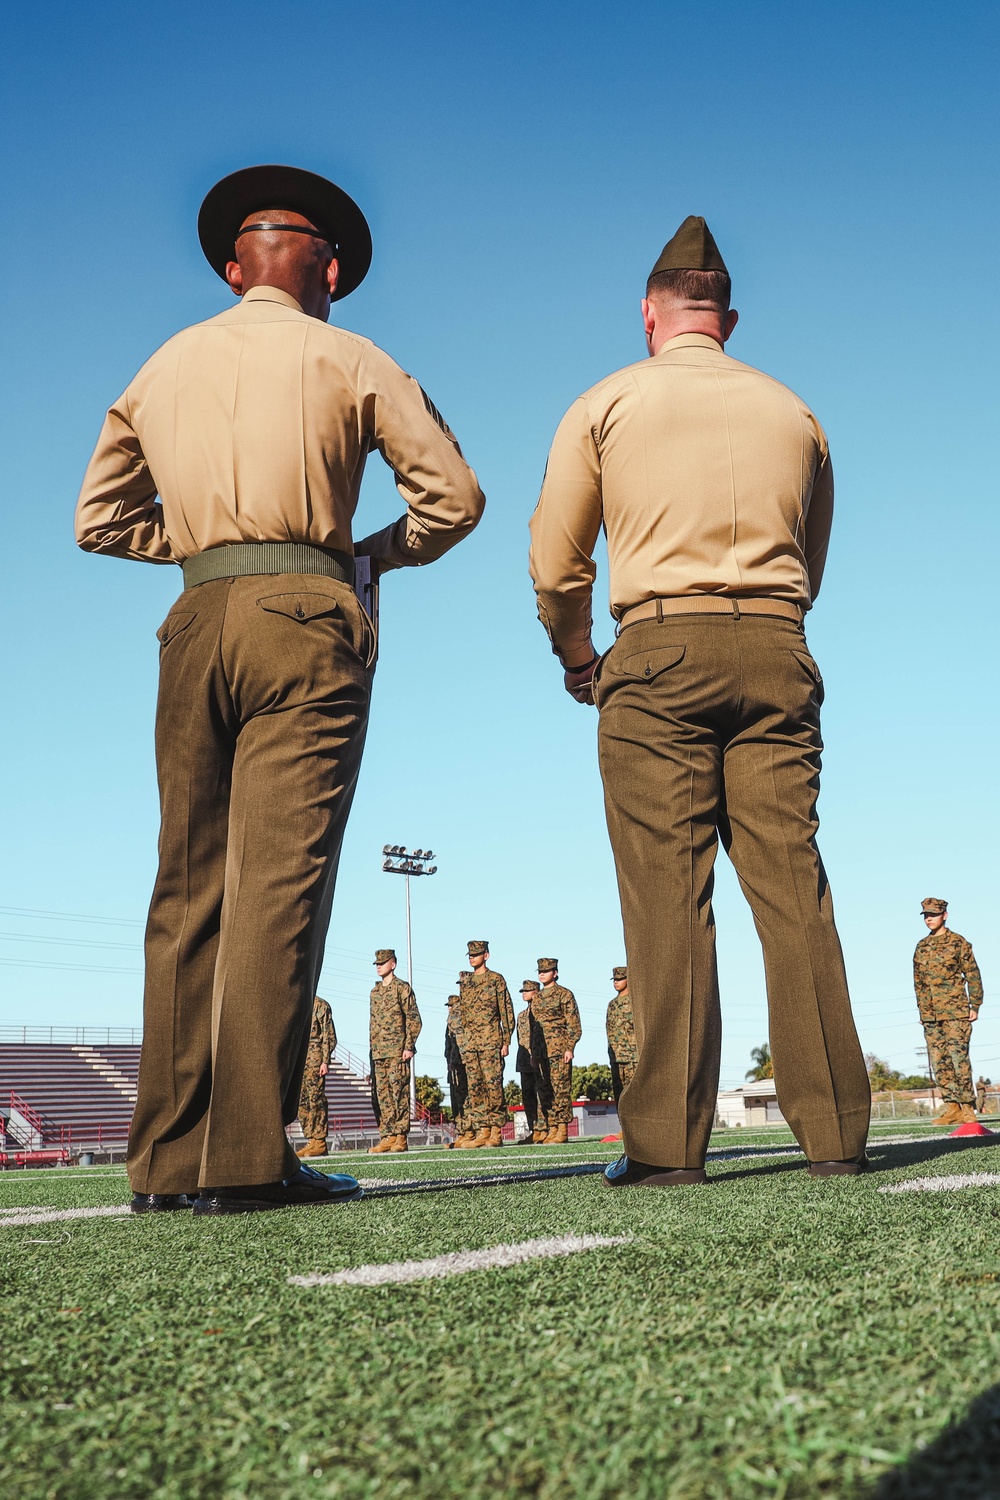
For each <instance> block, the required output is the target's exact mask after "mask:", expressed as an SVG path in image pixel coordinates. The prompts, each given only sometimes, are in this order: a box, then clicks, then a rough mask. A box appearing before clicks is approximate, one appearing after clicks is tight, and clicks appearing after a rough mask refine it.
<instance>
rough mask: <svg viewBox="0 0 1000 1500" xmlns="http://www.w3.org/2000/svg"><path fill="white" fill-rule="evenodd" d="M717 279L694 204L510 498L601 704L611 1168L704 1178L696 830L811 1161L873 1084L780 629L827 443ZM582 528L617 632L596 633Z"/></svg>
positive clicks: (805, 724) (849, 1138)
mask: <svg viewBox="0 0 1000 1500" xmlns="http://www.w3.org/2000/svg"><path fill="white" fill-rule="evenodd" d="M730 290H731V285H730V278H729V273H728V271H727V269H726V266H725V262H724V261H723V259H722V256H721V254H720V253H719V249H718V246H717V245H716V243H715V240H714V239H713V237H712V235H711V233H710V231H709V229H708V226H707V225H706V223H705V221H704V219H702V218H697V217H695V216H693V215H692V216H691V217H689V218H688V219H686V220H685V221H684V223H683V224H682V225H681V226H680V228H679V229H678V231H677V233H676V234H675V235H674V236H673V238H672V239H671V240H670V241H669V242H668V244H667V245H665V246H664V249H663V251H662V253H661V254H660V256H659V258H658V260H657V261H656V264H655V265H654V266H653V269H652V271H651V272H650V275H649V279H648V281H647V285H646V296H645V298H644V299H643V302H642V317H643V326H644V331H645V335H646V346H647V349H648V352H649V356H650V357H649V358H648V359H645V360H642V361H640V362H639V363H637V364H633V365H630V366H629V367H628V368H627V369H625V370H622V371H619V372H618V373H617V374H614V375H611V376H609V377H608V378H607V379H606V380H603V381H601V382H600V383H599V384H598V385H596V386H594V387H593V388H592V389H591V390H589V391H588V392H587V393H586V394H585V395H583V396H581V397H580V398H579V399H578V400H577V401H576V402H574V404H573V405H572V406H571V407H570V409H569V411H568V412H567V414H566V416H565V417H564V418H563V420H562V422H561V423H560V424H559V428H558V431H557V432H556V435H555V438H554V440H553V443H552V448H551V451H550V453H549V459H548V465H547V468H546V472H545V478H544V481H543V484H542V491H541V495H540V497H539V501H538V505H537V508H536V510H535V514H534V516H533V518H532V521H531V537H532V541H531V572H532V577H533V579H534V583H535V590H536V593H537V596H538V613H539V617H540V619H541V620H542V623H543V625H544V626H545V629H546V630H547V632H548V635H549V638H550V640H551V643H552V647H553V650H554V651H555V653H556V655H557V656H558V658H559V660H560V662H561V664H562V666H563V667H564V669H565V676H564V683H565V686H566V689H567V691H569V692H570V693H571V694H572V695H573V697H575V698H576V699H577V700H578V701H580V702H587V703H593V702H595V701H596V703H597V705H598V708H599V712H600V722H599V726H598V748H599V757H600V766H601V776H602V779H603V782H604V797H605V809H606V813H607V819H608V831H609V834H610V837H611V845H612V849H613V852H614V857H615V864H616V867H617V872H618V886H619V890H620V892H621V901H622V916H623V920H624V926H625V947H626V952H627V955H628V967H629V977H630V991H631V996H632V1005H633V1009H634V1012H635V1030H636V1037H637V1039H638V1044H639V1058H638V1062H637V1064H636V1070H635V1075H634V1077H633V1079H632V1082H631V1084H630V1086H629V1088H628V1090H627V1092H626V1093H624V1094H623V1095H622V1101H621V1110H622V1113H621V1121H622V1132H623V1141H624V1147H625V1154H624V1155H623V1156H622V1157H621V1158H620V1160H619V1161H618V1162H616V1163H615V1164H614V1165H613V1166H612V1167H609V1168H608V1170H607V1172H606V1173H605V1182H606V1183H607V1185H608V1186H609V1187H614V1188H620V1187H626V1186H629V1185H632V1184H639V1183H643V1184H645V1185H646V1186H650V1187H667V1186H676V1185H680V1184H683V1183H695V1182H704V1181H705V1172H704V1163H705V1153H706V1149H707V1146H708V1139H709V1135H710V1133H711V1130H712V1125H713V1122H714V1120H715V1109H716V1098H717V1093H718V1082H719V1059H720V1047H721V1036H722V1026H721V1015H720V1007H719V984H718V971H717V967H716V957H715V921H714V917H713V913H712V900H711V895H712V880H713V865H714V862H715V856H716V852H717V848H718V843H719V839H720V837H721V839H722V841H723V844H724V845H725V848H726V850H727V852H728V853H729V856H730V858H731V860H732V862H733V864H734V866H735V867H736V871H737V874H738V875H739V878H740V882H741V885H742V887H743V891H744V893H745V894H746V896H747V898H748V900H749V901H750V904H751V906H752V908H753V913H754V917H755V920H756V924H757V930H758V932H759V934H760V937H761V942H762V945H763V948H764V962H765V969H766V973H767V991H768V1006H769V1010H770V1031H771V1039H772V1046H773V1053H774V1077H775V1086H776V1088H777V1091H778V1100H779V1102H780V1105H781V1109H782V1112H783V1114H784V1116H785V1118H786V1120H787V1121H788V1123H789V1124H790V1125H791V1127H792V1129H793V1130H794V1132H795V1134H796V1136H797V1138H798V1140H799V1142H800V1144H801V1145H802V1148H803V1150H804V1152H805V1154H806V1157H807V1158H808V1161H809V1172H810V1174H811V1175H812V1176H819V1177H826V1176H834V1175H845V1176H848V1175H854V1174H855V1173H857V1172H860V1171H862V1170H863V1169H864V1167H865V1165H866V1159H865V1141H866V1139H867V1133H868V1122H869V1118H870V1114H871V1092H870V1089H869V1084H868V1074H867V1071H866V1069H865V1063H864V1058H863V1056H862V1053H861V1047H860V1044H859V1042H858V1036H857V1031H856V1029H855V1025H854V1019H853V1016H852V1013H851V1003H850V997H849V994H848V988H847V976H846V973H845V969H844V960H843V955H842V953H841V949H840V942H839V940H838V937H837V930H836V927H835V925H834V917H833V899H832V896H831V893H830V886H829V882H828V880H827V878H826V874H825V871H824V869H823V865H822V861H821V860H820V856H819V851H818V849H817V847H816V832H817V828H818V818H817V814H816V798H817V794H818V790H819V770H820V752H821V749H822V742H821V739H820V704H821V702H822V699H823V683H822V678H821V676H820V672H819V668H818V667H817V665H816V662H815V661H814V660H813V658H812V655H811V654H810V651H809V647H808V645H807V644H806V638H805V635H804V634H803V629H802V622H803V619H804V617H805V614H806V611H807V610H808V609H809V608H810V607H811V606H812V604H813V601H814V600H815V598H816V595H817V593H818V591H819V586H820V581H821V579H822V576H823V567H824V563H825V560H826V551H827V542H828V539H829V534H830V523H831V517H832V511H833V475H832V469H831V464H830V452H829V447H828V445H827V440H826V437H825V435H824V433H823V430H822V428H821V427H820V425H819V422H818V421H817V420H816V418H815V416H814V415H813V413H812V412H811V411H810V410H809V408H808V407H807V406H806V405H805V403H804V402H802V401H800V400H799V399H798V397H797V396H795V395H793V394H792V392H791V391H789V390H788V389H786V387H784V386H782V385H779V383H778V382H777V381H776V380H774V379H772V377H771V376H769V375H764V374H762V373H761V372H760V371H759V370H754V369H752V368H751V367H750V366H749V365H745V364H740V363H738V362H737V361H736V360H734V359H730V358H729V356H728V355H727V354H726V353H725V352H724V348H723V346H724V345H725V343H726V340H727V339H728V338H729V336H730V334H731V333H732V331H733V329H734V328H735V326H736V320H737V314H736V312H735V311H734V310H732V309H731V308H730ZM602 532H603V533H604V534H605V535H606V537H607V546H608V563H609V574H610V578H609V582H610V593H611V611H612V614H613V615H614V617H615V619H616V621H617V624H618V636H617V640H616V641H615V643H614V645H613V646H612V647H611V649H610V651H608V652H607V653H605V655H604V656H603V657H598V654H597V653H596V651H595V650H594V643H593V638H592V635H591V627H592V597H593V585H594V578H595V576H596V568H595V565H594V562H593V553H594V548H595V545H596V543H597V540H598V537H599V536H600V535H601V534H602ZM598 663H600V665H598Z"/></svg>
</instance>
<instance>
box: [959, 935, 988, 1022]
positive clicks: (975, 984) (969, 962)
mask: <svg viewBox="0 0 1000 1500" xmlns="http://www.w3.org/2000/svg"><path fill="white" fill-rule="evenodd" d="M962 968H963V970H964V972H965V982H966V984H967V985H968V986H969V1020H970V1021H974V1020H975V1019H976V1018H977V1016H978V1015H979V1007H980V1006H981V1005H982V1003H983V976H982V975H981V974H980V972H979V965H978V964H977V963H976V956H975V954H974V953H973V951H972V944H971V943H965V944H963V947H962Z"/></svg>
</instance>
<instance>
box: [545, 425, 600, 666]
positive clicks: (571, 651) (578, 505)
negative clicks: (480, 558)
mask: <svg viewBox="0 0 1000 1500" xmlns="http://www.w3.org/2000/svg"><path fill="white" fill-rule="evenodd" d="M602 520H603V501H602V495H601V465H600V459H599V456H598V452H597V443H596V441H595V438H594V433H593V431H592V429H591V425H590V417H589V413H588V411H587V407H586V405H585V403H584V402H583V400H582V399H581V400H579V401H575V402H574V403H573V405H572V406H571V407H570V409H569V411H568V412H567V413H566V415H565V416H564V417H563V419H562V421H561V422H560V423H559V427H558V429H557V430H556V435H555V437H554V438H553V440H552V448H551V450H550V452H549V461H548V464H547V466H546V470H545V478H544V480H543V481H542V492H541V494H540V495H539V497H538V504H537V506H536V507H535V513H534V515H533V516H532V518H531V552H530V556H529V561H528V566H529V570H530V572H531V578H532V581H533V583H534V585H535V593H536V595H537V596H538V618H539V619H540V620H541V622H542V624H543V626H544V627H545V630H546V632H547V633H548V637H549V640H550V641H551V642H552V649H553V651H554V652H555V654H556V656H558V658H559V660H560V661H561V662H562V664H563V666H564V667H565V668H566V669H567V675H569V674H570V673H571V672H572V671H573V669H574V668H580V667H584V668H586V667H587V666H588V665H589V664H590V663H591V662H592V661H593V659H594V655H595V653H594V643H593V640H592V639H591V629H592V625H593V618H592V596H593V590H594V579H595V577H596V576H597V568H596V566H595V564H594V548H595V546H596V545H597V538H598V535H599V533H600V529H601V523H602ZM591 670H592V669H591ZM567 686H569V684H567Z"/></svg>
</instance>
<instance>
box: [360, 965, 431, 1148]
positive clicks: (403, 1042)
mask: <svg viewBox="0 0 1000 1500" xmlns="http://www.w3.org/2000/svg"><path fill="white" fill-rule="evenodd" d="M371 1002H372V1008H371V1033H370V1035H371V1049H372V1072H373V1077H374V1083H375V1087H374V1090H373V1093H374V1095H375V1100H376V1105H377V1113H378V1116H379V1122H378V1128H379V1132H380V1134H381V1136H382V1139H383V1140H385V1138H386V1136H390V1135H409V1133H410V1064H409V1063H408V1062H404V1061H403V1053H404V1052H414V1051H415V1050H416V1045H417V1037H418V1036H419V1035H420V1027H421V1024H422V1023H421V1020H420V1012H419V1011H418V1010H417V1000H416V996H415V995H414V993H413V991H412V990H411V989H410V986H409V985H408V984H407V982H406V980H405V979H397V978H396V976H395V974H390V976H389V978H388V979H386V980H385V981H384V982H382V983H379V984H377V985H376V986H375V988H374V989H373V990H372V994H371Z"/></svg>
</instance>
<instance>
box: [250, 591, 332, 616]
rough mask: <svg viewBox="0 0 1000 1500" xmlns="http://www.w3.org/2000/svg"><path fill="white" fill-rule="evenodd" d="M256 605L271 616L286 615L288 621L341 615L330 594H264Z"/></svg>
mask: <svg viewBox="0 0 1000 1500" xmlns="http://www.w3.org/2000/svg"><path fill="white" fill-rule="evenodd" d="M257 603H258V604H259V605H260V607H261V609H266V610H267V611H268V613H269V614H272V615H287V616H288V618H289V619H290V620H315V619H318V618H319V616H320V615H336V614H340V613H341V609H340V605H339V603H338V601H337V600H336V599H335V598H334V597H333V595H332V594H303V593H296V594H265V596H264V597H263V599H258V600H257Z"/></svg>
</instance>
